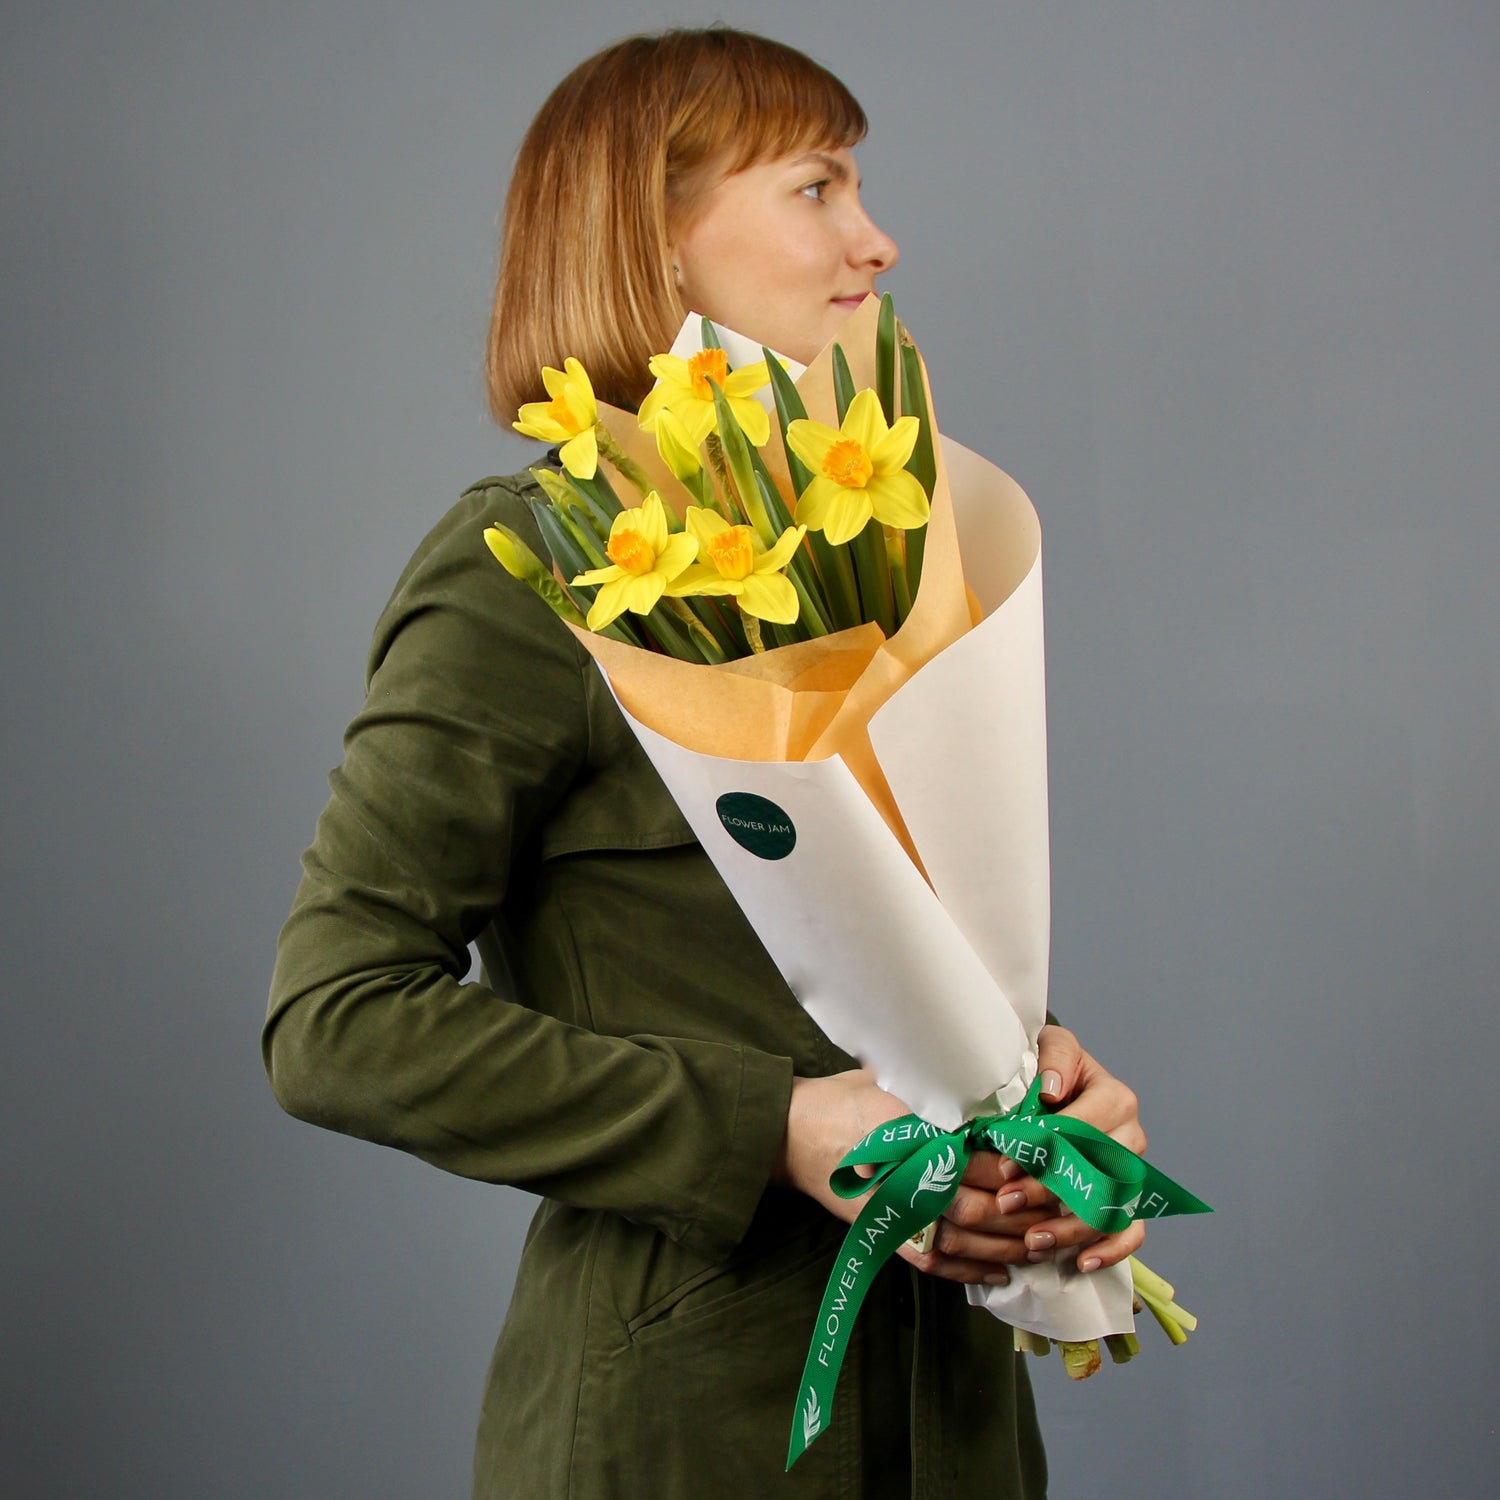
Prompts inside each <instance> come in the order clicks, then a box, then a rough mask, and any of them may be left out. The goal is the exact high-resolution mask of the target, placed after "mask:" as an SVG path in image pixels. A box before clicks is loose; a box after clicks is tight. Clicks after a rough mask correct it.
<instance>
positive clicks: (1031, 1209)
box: [940, 1026, 1146, 1271]
mask: <svg viewBox="0 0 1500 1500" xmlns="http://www.w3.org/2000/svg"><path fill="white" fill-rule="evenodd" d="M1037 1049H1038V1054H1039V1055H1038V1062H1037V1066H1038V1067H1039V1068H1040V1069H1041V1073H1042V1097H1043V1098H1044V1099H1046V1100H1047V1101H1048V1102H1049V1103H1056V1102H1059V1101H1062V1100H1066V1101H1068V1102H1067V1104H1066V1106H1065V1107H1064V1108H1063V1109H1061V1110H1059V1111H1058V1113H1059V1114H1064V1115H1073V1116H1074V1117H1075V1118H1077V1119H1080V1120H1086V1121H1087V1122H1088V1123H1089V1124H1090V1125H1093V1126H1095V1127H1096V1128H1097V1129H1099V1130H1102V1131H1103V1132H1104V1133H1105V1134H1106V1135H1109V1136H1112V1137H1113V1138H1114V1139H1115V1140H1117V1141H1119V1143H1120V1144H1121V1145H1122V1146H1125V1147H1127V1148H1129V1149H1130V1150H1131V1151H1134V1152H1135V1153H1136V1154H1137V1155H1138V1156H1139V1155H1143V1154H1144V1153H1145V1150H1146V1132H1145V1131H1144V1130H1142V1129H1141V1121H1140V1114H1139V1112H1138V1109H1137V1104H1136V1097H1135V1095H1134V1094H1133V1093H1132V1092H1131V1091H1130V1089H1128V1088H1127V1087H1126V1086H1125V1085H1124V1084H1123V1083H1121V1082H1120V1080H1119V1079H1118V1078H1116V1077H1115V1076H1114V1075H1113V1074H1112V1073H1110V1072H1108V1071H1107V1070H1106V1069H1104V1068H1102V1067H1101V1066H1100V1065H1099V1063H1098V1062H1097V1061H1096V1060H1095V1059H1094V1058H1092V1057H1090V1056H1089V1054H1088V1053H1087V1052H1085V1051H1084V1050H1083V1048H1082V1047H1080V1046H1079V1044H1078V1038H1077V1037H1076V1036H1074V1035H1073V1033H1072V1032H1071V1031H1069V1030H1068V1029H1067V1028H1066V1027H1064V1026H1044V1027H1043V1028H1042V1030H1041V1034H1040V1036H1039V1037H1038V1038H1037ZM975 1164H979V1165H980V1167H981V1171H980V1172H978V1173H976V1172H975ZM964 1180H965V1182H970V1181H973V1183H974V1186H975V1187H982V1188H985V1189H988V1190H989V1191H990V1193H991V1194H992V1198H991V1201H992V1204H993V1208H992V1210H991V1212H990V1214H989V1215H978V1216H977V1217H976V1223H977V1224H979V1225H980V1226H984V1225H986V1224H992V1223H1001V1222H1005V1223H1014V1222H1017V1221H1018V1220H1019V1219H1022V1218H1025V1219H1028V1221H1029V1222H1028V1224H1027V1227H1026V1230H1025V1231H1024V1232H1025V1237H1026V1251H1027V1256H1026V1258H1027V1259H1028V1260H1031V1261H1041V1260H1046V1259H1048V1258H1049V1257H1050V1256H1051V1255H1052V1254H1053V1253H1054V1251H1056V1250H1058V1249H1062V1248H1064V1247H1072V1246H1076V1247H1078V1250H1079V1255H1078V1269H1079V1270H1080V1271H1097V1270H1099V1269H1100V1267H1102V1266H1113V1265H1116V1264H1118V1263H1119V1262H1120V1261H1122V1260H1124V1259H1125V1258H1126V1256H1128V1255H1134V1254H1135V1252H1136V1251H1137V1250H1139V1249H1140V1248H1141V1246H1142V1244H1144V1243H1145V1239H1146V1226H1145V1225H1144V1224H1141V1223H1137V1224H1132V1225H1131V1226H1130V1227H1129V1228H1128V1229H1122V1230H1121V1231H1120V1232H1119V1233H1118V1234H1109V1235H1101V1234H1100V1233H1099V1231H1098V1230H1097V1229H1090V1228H1089V1226H1088V1225H1087V1224H1085V1223H1084V1222H1083V1220H1082V1219H1079V1218H1076V1217H1075V1216H1074V1215H1072V1214H1070V1213H1069V1212H1068V1211H1067V1210H1066V1209H1060V1208H1059V1205H1058V1202H1057V1199H1056V1198H1055V1197H1054V1196H1053V1195H1052V1194H1051V1193H1049V1192H1048V1191H1047V1189H1046V1188H1044V1187H1043V1186H1042V1185H1041V1184H1040V1183H1039V1182H1037V1181H1035V1179H1033V1178H1031V1177H1027V1176H1026V1175H1025V1174H1024V1173H1023V1171H1022V1169H1021V1168H1020V1167H1019V1166H1017V1165H1016V1163H1015V1162H1013V1161H1011V1160H1010V1159H1009V1158H1008V1157H1004V1156H994V1155H991V1154H989V1153H984V1154H982V1155H977V1156H975V1158H974V1160H973V1162H971V1163H970V1169H969V1172H968V1173H967V1174H965V1178H964ZM957 1206H958V1205H957V1201H956V1200H955V1202H954V1204H953V1205H952V1207H950V1209H949V1214H950V1216H951V1214H952V1211H953V1208H956V1207H957ZM940 1238H941V1237H940ZM951 1243H952V1244H953V1245H954V1248H955V1249H956V1250H957V1251H958V1252H959V1253H963V1251H964V1246H965V1242H964V1241H962V1240H959V1239H953V1240H951Z"/></svg>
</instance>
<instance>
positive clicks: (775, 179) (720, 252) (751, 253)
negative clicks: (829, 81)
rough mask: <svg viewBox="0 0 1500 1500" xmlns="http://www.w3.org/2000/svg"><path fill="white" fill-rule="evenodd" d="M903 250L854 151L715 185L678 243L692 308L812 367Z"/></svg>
mask: <svg viewBox="0 0 1500 1500" xmlns="http://www.w3.org/2000/svg"><path fill="white" fill-rule="evenodd" d="M898 254H899V251H898V250H897V249H896V242H895V241H894V240H893V239H891V237H890V236H889V235H888V234H885V233H884V232H883V231H881V230H880V229H878V228H877V227H876V226H875V225H874V224H873V223H871V222H870V218H869V215H868V214H866V213H865V211H864V208H863V207H862V206H861V204H860V201H859V177H858V175H857V173H856V171H855V167H854V153H853V152H852V151H850V150H849V149H848V147H840V148H838V149H837V150H822V151H809V152H806V153H803V154H801V155H798V156H786V157H780V158H778V159H777V160H775V161H767V162H759V163H757V164H756V165H754V166H750V167H746V168H745V169H744V171H742V172H736V173H735V174H734V175H733V176H732V177H726V178H725V179H724V180H723V181H722V182H720V183H718V184H717V185H716V186H715V187H713V188H711V189H710V190H709V192H708V194H707V195H706V196H705V198H704V200H703V203H702V205H701V206H700V209H699V212H698V216H697V217H696V218H695V219H694V220H693V222H692V224H691V225H690V226H689V227H688V228H687V229H686V230H684V231H683V232H682V233H681V234H680V235H679V236H678V237H677V240H676V242H675V243H674V245H673V246H672V260H673V263H674V264H675V265H676V267H677V271H678V281H677V285H678V290H679V291H680V293H681V295H682V300H683V302H684V304H685V305H686V306H687V307H688V309H689V310H690V311H692V312H696V313H700V314H702V315H703V316H705V317H709V318H712V319H713V320H714V322H715V323H720V324H722V325H723V326H724V327H726V328H731V329H733V330H734V331H735V332H736V333H742V334H744V335H745V337H746V338H749V339H754V340H755V341H756V342H757V343H761V344H764V345H766V346H767V347H768V348H770V349H774V350H775V351H776V352H777V353H778V354H787V355H790V356H791V357H792V358H793V359H795V360H797V361H799V362H800V363H802V364H810V363H811V362H812V359H813V356H814V355H816V354H817V352H818V350H820V349H821V348H822V347H823V346H824V344H826V343H827V342H828V341H829V340H830V339H831V338H832V337H833V336H834V334H836V333H837V332H838V330H839V326H840V325H841V324H842V323H843V321H844V319H845V318H847V317H848V316H849V314H850V313H851V312H853V311H854V309H855V308H856V307H858V306H859V304H860V303H861V302H862V301H863V300H864V299H865V298H866V297H867V296H869V295H870V293H871V292H872V291H873V290H874V287H875V278H876V277H877V276H879V275H880V273H881V272H882V271H889V270H890V268H891V267H892V266H893V265H895V264H896V257H897V255H898Z"/></svg>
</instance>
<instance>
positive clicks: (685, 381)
mask: <svg viewBox="0 0 1500 1500" xmlns="http://www.w3.org/2000/svg"><path fill="white" fill-rule="evenodd" d="M646 368H647V369H649V370H650V371H651V373H652V374H653V375H654V376H656V378H657V379H658V380H661V381H664V382H666V383H667V384H668V385H681V386H691V385H692V383H693V376H692V372H691V371H690V370H689V369H688V362H687V361H686V360H685V359H683V358H682V356H681V355H680V354H653V355H652V356H651V358H650V359H649V360H648V361H647V363H646Z"/></svg>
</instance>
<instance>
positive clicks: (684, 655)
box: [641, 600, 707, 665]
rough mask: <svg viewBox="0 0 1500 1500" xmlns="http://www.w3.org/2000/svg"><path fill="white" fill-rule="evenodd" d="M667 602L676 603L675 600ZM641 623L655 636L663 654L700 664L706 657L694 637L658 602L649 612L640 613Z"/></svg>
mask: <svg viewBox="0 0 1500 1500" xmlns="http://www.w3.org/2000/svg"><path fill="white" fill-rule="evenodd" d="M668 602H669V603H676V602H677V601H676V600H671V601H668ZM641 623H642V625H644V626H645V628H646V629H647V630H648V631H650V633H651V634H652V635H653V636H655V638H656V641H657V644H658V646H659V648H660V650H661V653H662V655H663V656H675V657H676V658H677V660H678V661H690V662H697V663H699V664H700V665H701V664H702V663H703V662H704V661H705V660H706V659H707V658H706V657H705V656H704V654H703V652H702V651H701V650H700V649H699V646H698V642H697V640H696V638H695V637H694V636H693V635H692V634H691V633H690V632H689V631H686V630H684V629H683V627H682V626H681V625H679V624H678V622H677V621H676V620H675V619H673V617H672V615H671V613H670V612H669V611H668V610H665V609H662V608H661V607H660V604H658V605H657V607H656V608H654V609H653V610H652V611H651V613H650V614H648V615H642V616H641Z"/></svg>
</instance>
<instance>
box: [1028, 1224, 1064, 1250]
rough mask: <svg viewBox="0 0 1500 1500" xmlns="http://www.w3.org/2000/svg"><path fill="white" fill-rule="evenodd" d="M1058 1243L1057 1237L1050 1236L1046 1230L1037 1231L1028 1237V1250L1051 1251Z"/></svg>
mask: <svg viewBox="0 0 1500 1500" xmlns="http://www.w3.org/2000/svg"><path fill="white" fill-rule="evenodd" d="M1056 1243H1057V1236H1056V1235H1055V1234H1049V1233H1048V1232H1047V1231H1046V1230H1045V1229H1038V1230H1035V1231H1034V1232H1033V1233H1031V1234H1028V1235H1027V1236H1026V1248H1027V1249H1028V1250H1050V1249H1051V1248H1052V1247H1053V1246H1054V1245H1055V1244H1056Z"/></svg>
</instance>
